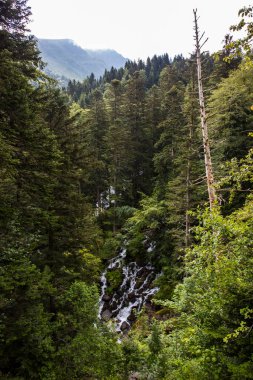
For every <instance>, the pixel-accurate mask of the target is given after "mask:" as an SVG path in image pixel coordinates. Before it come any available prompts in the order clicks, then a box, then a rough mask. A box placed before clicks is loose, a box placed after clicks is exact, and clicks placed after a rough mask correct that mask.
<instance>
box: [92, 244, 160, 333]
mask: <svg viewBox="0 0 253 380" xmlns="http://www.w3.org/2000/svg"><path fill="white" fill-rule="evenodd" d="M126 253H127V252H126V249H122V250H121V252H120V253H119V255H118V256H116V257H115V258H113V259H111V260H110V262H109V265H108V267H107V269H106V270H105V271H104V272H103V273H102V276H101V296H100V301H99V317H100V318H102V319H105V320H109V319H111V320H113V321H114V322H115V324H116V330H117V331H118V332H121V331H126V330H128V329H129V327H130V323H131V321H132V320H133V319H134V318H135V313H138V312H139V311H140V310H141V308H142V306H143V305H144V304H145V303H146V302H147V301H148V299H149V298H150V297H151V296H152V295H154V294H155V293H156V292H157V291H158V290H159V289H158V287H152V282H153V280H154V279H155V278H156V276H155V272H154V268H153V266H152V265H150V264H147V265H145V266H142V267H141V266H139V265H138V264H137V263H136V262H131V263H129V264H126V263H125V258H126ZM115 269H121V271H122V282H121V285H120V286H119V288H118V289H117V291H116V292H115V293H114V294H113V295H111V296H109V295H108V294H106V290H107V286H108V284H107V278H106V276H107V273H108V271H112V270H115Z"/></svg>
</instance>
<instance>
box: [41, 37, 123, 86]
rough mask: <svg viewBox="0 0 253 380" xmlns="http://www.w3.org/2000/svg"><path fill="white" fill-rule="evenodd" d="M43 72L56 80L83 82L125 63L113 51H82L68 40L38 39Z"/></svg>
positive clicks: (120, 56)
mask: <svg viewBox="0 0 253 380" xmlns="http://www.w3.org/2000/svg"><path fill="white" fill-rule="evenodd" d="M38 48H39V50H40V52H41V57H42V60H43V61H44V62H45V63H47V66H46V68H45V71H46V73H47V74H49V75H52V76H54V77H56V78H58V79H61V78H62V79H76V80H83V79H84V78H85V77H86V76H88V75H90V74H91V73H93V74H94V75H95V77H99V76H100V75H103V74H104V71H105V69H111V67H112V66H113V67H115V68H120V67H123V66H124V65H125V62H126V61H127V59H126V58H124V57H123V56H122V55H121V54H119V53H117V52H116V51H115V50H111V49H108V50H90V49H83V48H81V47H80V46H78V45H76V44H75V43H74V42H73V41H72V40H69V39H38Z"/></svg>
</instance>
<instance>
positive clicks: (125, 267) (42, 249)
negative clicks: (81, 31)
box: [0, 0, 253, 380]
mask: <svg viewBox="0 0 253 380" xmlns="http://www.w3.org/2000/svg"><path fill="white" fill-rule="evenodd" d="M252 12H253V7H248V8H245V9H244V10H243V11H240V12H239V18H238V25H236V26H234V27H233V29H234V30H241V29H243V30H244V29H245V30H244V37H242V38H241V39H240V40H237V41H233V40H232V39H231V38H230V37H229V36H226V38H225V42H226V45H225V46H224V49H223V50H222V51H220V52H219V53H217V54H216V55H215V56H211V55H210V54H209V53H202V54H201V61H202V77H201V79H202V81H203V87H204V94H205V105H206V112H207V117H206V120H205V121H206V122H207V125H208V133H209V139H208V143H210V147H211V158H212V165H213V172H214V189H215V193H216V198H215V201H214V202H213V204H211V206H212V207H211V209H210V204H209V199H208V191H207V181H206V180H207V178H206V170H205V160H204V158H205V157H204V156H205V153H206V147H203V139H202V134H201V123H200V110H199V92H198V78H197V67H196V56H195V53H193V54H192V56H191V57H189V58H185V57H183V56H176V57H174V58H170V57H169V56H168V55H167V54H165V55H163V56H154V57H151V58H148V59H147V60H146V61H145V62H144V61H141V60H140V61H138V62H132V61H127V62H126V64H125V66H124V67H123V68H120V69H115V68H112V69H111V70H110V71H107V70H106V71H105V73H104V75H103V76H102V77H100V78H99V79H96V78H95V77H94V75H90V76H89V77H86V78H84V79H83V80H82V81H80V82H79V81H76V80H73V81H69V83H68V86H67V88H64V89H62V90H61V89H59V86H58V84H57V83H56V82H55V81H54V80H53V79H51V78H49V77H47V76H46V75H45V74H44V73H43V72H42V71H41V69H42V67H43V63H42V62H41V60H40V58H39V51H38V47H37V45H36V40H35V39H34V38H33V37H32V36H30V35H29V33H28V32H29V31H28V30H27V23H28V20H29V18H30V16H31V10H30V8H29V7H28V6H27V0H13V1H9V0H8V1H7V0H0V26H1V27H0V55H1V57H0V83H1V86H0V128H1V129H0V173H1V175H0V248H1V256H0V263H1V264H0V274H1V276H0V290H1V291H0V310H1V311H0V337H1V339H0V377H1V378H2V379H6V380H7V379H12V380H14V379H15V380H25V379H36V380H37V379H41V380H65V379H66V380H69V379H79V380H81V379H94V380H95V379H101V380H103V379H108V380H109V379H111V380H117V379H118V380H124V379H125V380H127V379H149V380H151V379H154V380H155V379H157V380H160V379H161V380H162V379H165V380H187V379H189V380H202V379H203V380H204V379H210V380H213V379H224V380H225V379H231V380H243V379H253V362H252V355H253V332H252V331H253V329H252V327H253V302H252V299H253V286H252V284H253V259H252V257H253V255H252V253H253V245H252V242H253V199H252V182H253V157H252V153H253V151H252V136H253V92H252V88H253V65H252V54H251V46H250V43H251V40H252V30H253V25H252V19H251V17H252ZM189 17H191V15H189ZM128 280H129V282H128ZM130 280H131V281H130ZM101 285H102V287H101ZM115 304H116V311H115V310H112V309H113V308H115ZM125 305H127V306H125ZM129 305H130V306H129ZM129 309H131V310H130V312H129V313H128V314H127V313H126V312H128V310H129ZM117 318H118V320H117ZM119 321H120V325H119ZM123 323H124V325H123Z"/></svg>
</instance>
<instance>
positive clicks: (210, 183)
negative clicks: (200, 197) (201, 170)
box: [193, 10, 217, 209]
mask: <svg viewBox="0 0 253 380" xmlns="http://www.w3.org/2000/svg"><path fill="white" fill-rule="evenodd" d="M193 13H194V30H195V41H196V62H197V74H198V90H199V106H200V119H201V130H202V137H203V147H204V157H205V170H206V182H207V190H208V196H209V203H210V209H212V207H213V206H214V204H215V202H216V200H217V196H216V191H215V187H214V176H213V167H212V160H211V151H210V143H209V139H208V128H207V120H206V109H205V98H204V91H203V82H202V68H201V46H200V41H201V38H202V37H203V35H204V34H202V36H201V37H199V28H198V18H197V10H193Z"/></svg>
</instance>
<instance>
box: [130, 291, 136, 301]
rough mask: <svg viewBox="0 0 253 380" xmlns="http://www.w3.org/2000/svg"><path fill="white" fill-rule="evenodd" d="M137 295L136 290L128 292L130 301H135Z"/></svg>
mask: <svg viewBox="0 0 253 380" xmlns="http://www.w3.org/2000/svg"><path fill="white" fill-rule="evenodd" d="M135 297H136V294H135V292H131V293H129V294H128V299H129V300H130V301H133V300H134V299H135Z"/></svg>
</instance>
